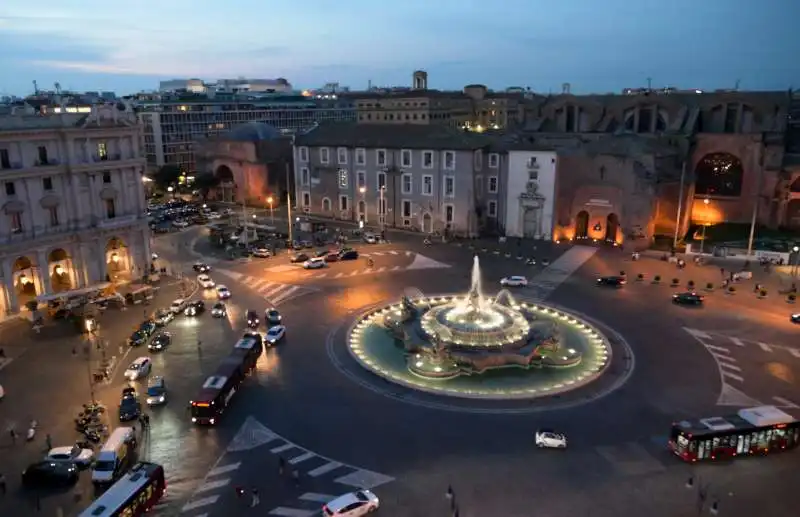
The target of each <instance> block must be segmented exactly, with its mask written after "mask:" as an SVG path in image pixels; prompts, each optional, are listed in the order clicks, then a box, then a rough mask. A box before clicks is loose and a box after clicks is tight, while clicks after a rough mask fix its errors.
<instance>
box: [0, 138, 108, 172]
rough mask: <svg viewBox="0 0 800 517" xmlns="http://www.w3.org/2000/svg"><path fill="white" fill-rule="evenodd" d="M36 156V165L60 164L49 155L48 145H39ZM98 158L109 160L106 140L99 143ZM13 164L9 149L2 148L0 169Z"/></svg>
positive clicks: (7, 167)
mask: <svg viewBox="0 0 800 517" xmlns="http://www.w3.org/2000/svg"><path fill="white" fill-rule="evenodd" d="M36 156H37V160H36V165H58V161H57V160H54V159H51V158H50V156H49V155H48V152H47V146H44V145H40V146H37V148H36ZM97 158H98V159H99V160H101V161H105V160H108V145H107V144H106V143H105V142H98V143H97ZM13 165H14V164H12V163H11V155H10V153H9V152H8V149H0V169H11V168H14V167H13Z"/></svg>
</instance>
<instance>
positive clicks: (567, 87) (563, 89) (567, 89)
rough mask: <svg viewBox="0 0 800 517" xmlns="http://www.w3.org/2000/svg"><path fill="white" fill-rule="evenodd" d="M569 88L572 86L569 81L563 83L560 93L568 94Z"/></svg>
mask: <svg viewBox="0 0 800 517" xmlns="http://www.w3.org/2000/svg"><path fill="white" fill-rule="evenodd" d="M571 88H572V87H571V85H570V84H569V83H564V84H562V85H561V93H563V94H567V95H569V91H570V89H571Z"/></svg>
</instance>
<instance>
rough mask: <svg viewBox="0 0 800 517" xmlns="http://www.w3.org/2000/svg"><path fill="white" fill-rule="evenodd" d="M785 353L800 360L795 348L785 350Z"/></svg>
mask: <svg viewBox="0 0 800 517" xmlns="http://www.w3.org/2000/svg"><path fill="white" fill-rule="evenodd" d="M786 351H787V352H789V353H790V354H792V355H793V356H795V357H797V358H798V359H800V350H798V349H797V348H787V349H786Z"/></svg>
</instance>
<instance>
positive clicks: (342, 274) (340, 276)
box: [333, 273, 344, 278]
mask: <svg viewBox="0 0 800 517" xmlns="http://www.w3.org/2000/svg"><path fill="white" fill-rule="evenodd" d="M343 276H344V273H336V276H335V277H333V278H342V277H343Z"/></svg>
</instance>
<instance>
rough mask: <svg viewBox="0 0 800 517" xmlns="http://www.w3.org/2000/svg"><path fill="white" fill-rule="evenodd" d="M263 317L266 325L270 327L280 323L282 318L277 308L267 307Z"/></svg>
mask: <svg viewBox="0 0 800 517" xmlns="http://www.w3.org/2000/svg"><path fill="white" fill-rule="evenodd" d="M264 317H265V318H266V319H267V326H270V327H271V326H273V325H280V324H281V320H282V319H283V317H281V313H280V312H278V310H277V309H267V310H266V311H265V313H264Z"/></svg>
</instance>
